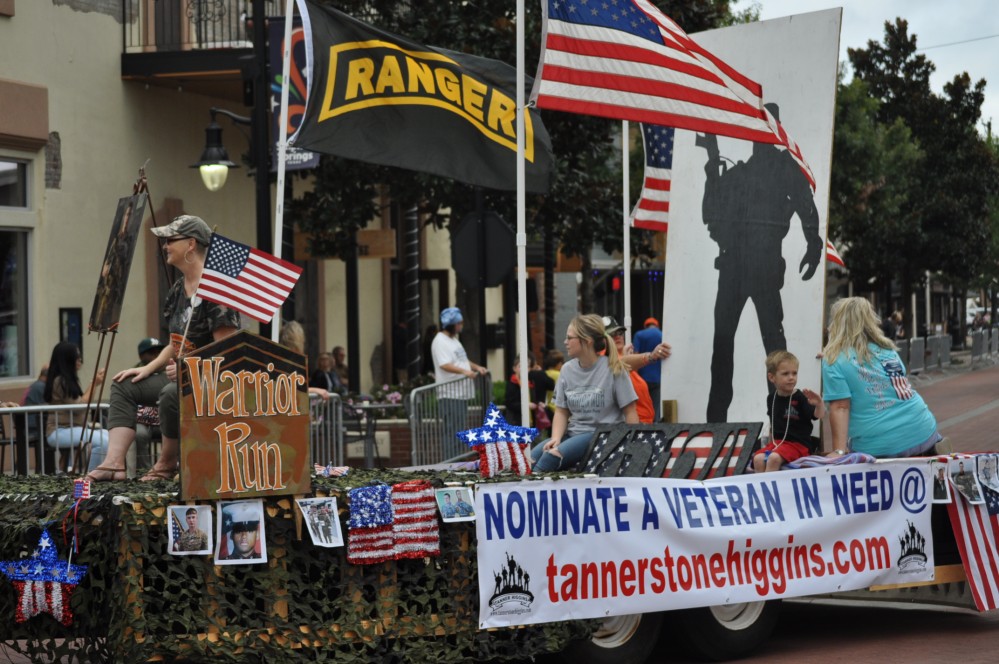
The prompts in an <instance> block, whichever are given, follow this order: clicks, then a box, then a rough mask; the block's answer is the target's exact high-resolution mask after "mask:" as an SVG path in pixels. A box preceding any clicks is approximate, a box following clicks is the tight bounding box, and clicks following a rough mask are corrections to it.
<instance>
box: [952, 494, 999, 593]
mask: <svg viewBox="0 0 999 664" xmlns="http://www.w3.org/2000/svg"><path fill="white" fill-rule="evenodd" d="M982 491H984V492H985V502H984V503H979V504H972V503H969V502H968V501H967V500H966V499H965V498H964V497H963V496H961V494H960V492H958V491H955V492H954V499H953V501H951V502H950V503H948V504H947V512H948V513H949V514H950V523H951V526H952V527H953V528H954V537H955V538H956V539H957V548H958V550H959V551H960V552H961V560H962V562H963V563H964V573H965V575H966V576H967V577H968V587H970V588H971V595H972V597H973V598H974V600H975V607H976V608H977V609H978V610H979V611H992V610H995V609H999V546H997V544H996V542H997V540H999V493H997V492H995V491H993V490H992V489H989V488H988V487H986V486H985V485H984V484H983V485H982Z"/></svg>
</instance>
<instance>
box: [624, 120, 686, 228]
mask: <svg viewBox="0 0 999 664" xmlns="http://www.w3.org/2000/svg"><path fill="white" fill-rule="evenodd" d="M674 133H675V130H674V129H673V128H672V127H663V126H661V125H651V124H644V123H643V124H642V144H643V145H644V146H645V179H644V181H643V183H642V195H641V197H639V199H638V203H636V204H635V209H634V210H632V211H631V225H632V226H634V227H635V228H644V229H645V230H649V231H663V232H665V231H666V227H667V226H666V224H667V222H668V221H669V190H670V178H671V174H672V169H673V134H674Z"/></svg>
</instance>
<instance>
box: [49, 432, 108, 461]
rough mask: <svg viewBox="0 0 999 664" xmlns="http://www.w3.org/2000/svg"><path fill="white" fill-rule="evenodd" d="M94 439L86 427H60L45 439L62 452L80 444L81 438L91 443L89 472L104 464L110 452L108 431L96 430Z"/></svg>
mask: <svg viewBox="0 0 999 664" xmlns="http://www.w3.org/2000/svg"><path fill="white" fill-rule="evenodd" d="M93 432H94V434H93V435H94V437H93V439H91V438H90V431H89V430H88V429H87V428H86V427H59V428H58V429H56V430H55V431H53V432H52V433H51V434H49V436H48V438H46V439H45V442H47V443H48V444H49V446H51V447H55V448H56V449H60V450H68V449H72V448H74V447H76V446H77V445H79V444H80V437H81V435H82V436H83V442H84V443H86V442H88V441H90V443H91V447H90V466H89V467H88V468H87V470H88V471H90V470H93V469H94V468H96V467H97V466H99V465H101V464H102V463H104V456H105V455H106V454H107V451H108V432H107V430H106V429H94V430H93Z"/></svg>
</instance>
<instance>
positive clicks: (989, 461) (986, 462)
mask: <svg viewBox="0 0 999 664" xmlns="http://www.w3.org/2000/svg"><path fill="white" fill-rule="evenodd" d="M997 459H999V455H995V454H979V455H978V456H977V457H975V461H976V462H977V464H978V482H979V483H980V484H981V485H982V486H983V487H985V488H987V489H991V490H992V491H999V477H996V465H997V464H996V460H997Z"/></svg>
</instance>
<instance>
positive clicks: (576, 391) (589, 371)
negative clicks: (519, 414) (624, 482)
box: [531, 314, 638, 472]
mask: <svg viewBox="0 0 999 664" xmlns="http://www.w3.org/2000/svg"><path fill="white" fill-rule="evenodd" d="M565 349H566V354H567V355H568V356H569V361H568V362H566V363H565V364H564V365H562V370H561V371H560V372H559V376H558V381H557V382H556V383H555V418H554V420H552V437H551V438H549V439H548V440H546V441H544V442H543V443H538V445H536V446H535V447H534V449H533V450H532V451H531V457H532V458H533V459H534V469H535V470H537V471H540V472H550V471H553V470H571V469H572V468H573V467H575V466H576V465H577V464H578V463H579V462H580V460H581V459H582V458H583V455H584V454H586V450H587V449H588V448H589V445H590V439H591V438H592V437H593V431H594V430H595V429H596V428H597V427H598V426H599V425H601V424H617V423H620V422H627V423H629V424H638V411H637V409H636V403H637V401H638V395H636V394H635V388H634V386H633V385H632V384H631V377H630V376H629V369H628V367H627V365H625V363H624V362H623V361H622V360H621V356H620V355H618V352H617V347H616V346H615V345H614V341H613V340H612V339H611V338H610V337H609V336H608V335H607V331H606V329H604V323H603V320H602V319H601V318H600V316H597V315H595V314H587V315H584V316H576V317H575V318H573V319H572V322H571V323H569V327H568V329H567V330H566V333H565ZM605 351H606V354H605V355H601V353H604V352H605Z"/></svg>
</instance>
